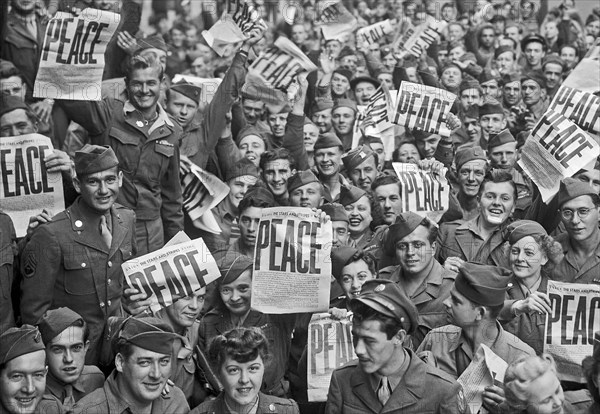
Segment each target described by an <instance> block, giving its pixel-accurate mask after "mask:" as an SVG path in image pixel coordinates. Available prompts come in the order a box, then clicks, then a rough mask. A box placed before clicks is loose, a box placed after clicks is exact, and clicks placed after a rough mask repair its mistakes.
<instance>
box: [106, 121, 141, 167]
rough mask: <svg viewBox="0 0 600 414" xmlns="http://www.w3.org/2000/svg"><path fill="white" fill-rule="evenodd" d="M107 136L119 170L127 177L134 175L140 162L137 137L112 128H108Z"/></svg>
mask: <svg viewBox="0 0 600 414" xmlns="http://www.w3.org/2000/svg"><path fill="white" fill-rule="evenodd" d="M109 135H110V142H111V147H113V149H114V150H115V152H116V155H117V158H118V159H119V168H120V169H121V170H122V171H123V173H124V174H125V175H126V176H128V177H129V176H132V175H134V174H135V172H136V170H137V168H138V162H139V160H140V147H139V145H138V139H137V137H135V136H134V135H133V133H130V132H127V131H125V130H122V129H120V128H117V127H114V126H113V127H111V128H110V132H109Z"/></svg>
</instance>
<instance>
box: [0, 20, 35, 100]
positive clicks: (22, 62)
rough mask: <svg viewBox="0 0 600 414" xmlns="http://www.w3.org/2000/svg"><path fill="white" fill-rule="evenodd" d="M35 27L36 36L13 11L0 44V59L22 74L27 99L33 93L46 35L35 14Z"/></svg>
mask: <svg viewBox="0 0 600 414" xmlns="http://www.w3.org/2000/svg"><path fill="white" fill-rule="evenodd" d="M33 19H34V20H35V22H36V26H37V36H36V37H34V36H33V34H32V33H31V32H30V31H29V29H28V28H27V25H26V24H25V22H24V21H23V20H22V19H20V18H19V16H18V15H17V13H16V12H15V11H14V10H13V11H12V12H11V13H9V14H8V18H7V21H6V33H5V34H4V38H3V39H2V40H1V42H0V45H1V47H0V57H1V58H2V59H5V60H9V61H11V62H12V63H13V64H14V65H15V66H16V67H17V69H19V71H20V72H21V73H22V74H23V78H24V80H25V83H26V84H27V97H28V98H30V97H31V96H32V92H33V83H34V81H35V76H36V74H37V68H38V66H39V58H40V54H41V46H42V44H43V42H44V35H45V34H46V26H45V25H44V24H43V23H42V22H41V20H40V17H39V16H37V13H36V14H35V15H34V16H33Z"/></svg>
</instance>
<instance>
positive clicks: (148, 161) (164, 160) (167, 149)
mask: <svg viewBox="0 0 600 414" xmlns="http://www.w3.org/2000/svg"><path fill="white" fill-rule="evenodd" d="M173 155H175V146H174V145H171V144H169V143H167V142H165V143H162V142H154V144H151V145H148V146H147V147H145V148H144V149H143V154H142V156H141V157H142V160H141V161H140V165H139V174H138V176H139V177H140V178H141V179H147V180H149V181H151V182H153V183H159V182H160V180H161V178H162V177H163V175H164V174H165V173H166V171H167V168H168V165H169V162H170V161H171V157H173Z"/></svg>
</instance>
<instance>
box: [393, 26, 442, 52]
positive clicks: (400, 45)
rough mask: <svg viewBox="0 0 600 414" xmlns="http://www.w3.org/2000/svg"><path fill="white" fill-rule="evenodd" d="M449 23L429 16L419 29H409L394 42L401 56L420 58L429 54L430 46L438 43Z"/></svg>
mask: <svg viewBox="0 0 600 414" xmlns="http://www.w3.org/2000/svg"><path fill="white" fill-rule="evenodd" d="M446 26H448V23H447V22H445V21H444V20H436V19H435V18H433V17H431V16H427V20H426V21H425V22H424V23H422V24H420V25H419V26H417V27H414V26H413V27H409V28H408V30H407V31H406V32H405V33H404V35H403V36H401V37H400V38H398V39H397V40H396V42H394V46H395V47H396V49H397V50H398V51H399V53H400V54H401V55H408V54H410V55H413V56H414V57H416V58H418V57H420V56H421V55H422V54H423V53H425V52H427V49H429V46H431V45H432V44H433V43H435V42H437V41H438V40H439V38H440V35H441V34H442V32H443V31H444V30H445V29H446Z"/></svg>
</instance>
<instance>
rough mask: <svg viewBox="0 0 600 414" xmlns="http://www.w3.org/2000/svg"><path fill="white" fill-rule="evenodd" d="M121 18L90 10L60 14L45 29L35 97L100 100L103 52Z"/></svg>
mask: <svg viewBox="0 0 600 414" xmlns="http://www.w3.org/2000/svg"><path fill="white" fill-rule="evenodd" d="M120 19H121V16H120V15H119V14H116V13H112V12H109V11H106V10H98V9H92V8H87V9H84V10H83V11H82V12H81V13H80V14H79V16H75V15H73V14H71V13H66V12H57V13H56V14H55V15H54V17H53V18H52V19H50V21H49V22H48V25H47V26H46V34H45V37H44V43H43V46H42V50H41V56H40V65H39V69H38V73H37V76H36V78H35V84H34V87H33V96H34V97H36V98H52V99H70V100H84V101H99V100H101V99H102V90H101V84H102V72H103V71H104V51H105V50H106V46H107V45H108V42H109V41H110V39H111V38H112V36H113V34H114V33H115V31H116V30H117V27H118V26H119V21H120Z"/></svg>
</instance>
